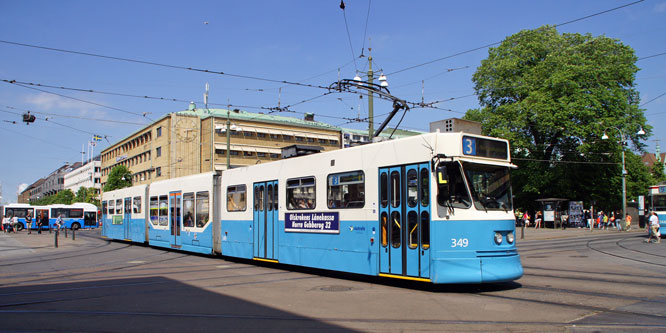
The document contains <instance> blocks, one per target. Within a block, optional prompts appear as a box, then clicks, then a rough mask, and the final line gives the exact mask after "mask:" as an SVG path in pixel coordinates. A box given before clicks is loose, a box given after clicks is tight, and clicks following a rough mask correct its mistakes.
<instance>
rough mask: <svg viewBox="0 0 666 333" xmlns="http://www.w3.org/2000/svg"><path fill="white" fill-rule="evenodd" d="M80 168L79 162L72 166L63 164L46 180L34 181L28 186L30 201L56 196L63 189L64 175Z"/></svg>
mask: <svg viewBox="0 0 666 333" xmlns="http://www.w3.org/2000/svg"><path fill="white" fill-rule="evenodd" d="M80 166H81V162H76V163H74V164H65V165H63V166H61V167H60V168H58V169H56V170H55V171H53V172H51V174H49V175H48V176H47V177H46V178H42V179H40V180H38V181H36V182H35V183H34V184H32V185H30V186H28V187H29V188H30V187H32V189H31V190H30V201H35V200H39V199H41V198H44V197H47V196H51V195H54V194H57V193H58V192H60V191H62V190H63V189H64V188H65V175H66V174H67V173H69V172H71V171H72V170H74V169H76V168H78V167H80Z"/></svg>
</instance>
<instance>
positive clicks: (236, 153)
mask: <svg viewBox="0 0 666 333" xmlns="http://www.w3.org/2000/svg"><path fill="white" fill-rule="evenodd" d="M238 153H239V152H238V150H232V151H231V154H230V155H231V156H238Z"/></svg>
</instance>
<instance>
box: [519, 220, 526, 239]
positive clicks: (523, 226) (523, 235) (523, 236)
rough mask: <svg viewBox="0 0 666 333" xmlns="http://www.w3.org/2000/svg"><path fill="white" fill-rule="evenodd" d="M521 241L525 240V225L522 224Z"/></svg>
mask: <svg viewBox="0 0 666 333" xmlns="http://www.w3.org/2000/svg"><path fill="white" fill-rule="evenodd" d="M520 239H525V223H521V224H520Z"/></svg>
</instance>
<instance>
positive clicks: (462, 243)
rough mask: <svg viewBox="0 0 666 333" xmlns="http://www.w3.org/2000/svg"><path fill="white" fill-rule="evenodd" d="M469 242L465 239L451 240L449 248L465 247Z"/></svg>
mask: <svg viewBox="0 0 666 333" xmlns="http://www.w3.org/2000/svg"><path fill="white" fill-rule="evenodd" d="M467 246H469V240H468V239H467V238H458V239H456V238H451V247H467Z"/></svg>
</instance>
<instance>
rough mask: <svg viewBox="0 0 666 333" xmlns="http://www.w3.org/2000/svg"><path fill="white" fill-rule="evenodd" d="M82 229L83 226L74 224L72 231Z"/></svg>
mask: <svg viewBox="0 0 666 333" xmlns="http://www.w3.org/2000/svg"><path fill="white" fill-rule="evenodd" d="M79 228H81V225H80V224H78V223H77V222H74V223H72V228H71V229H72V230H79Z"/></svg>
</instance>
